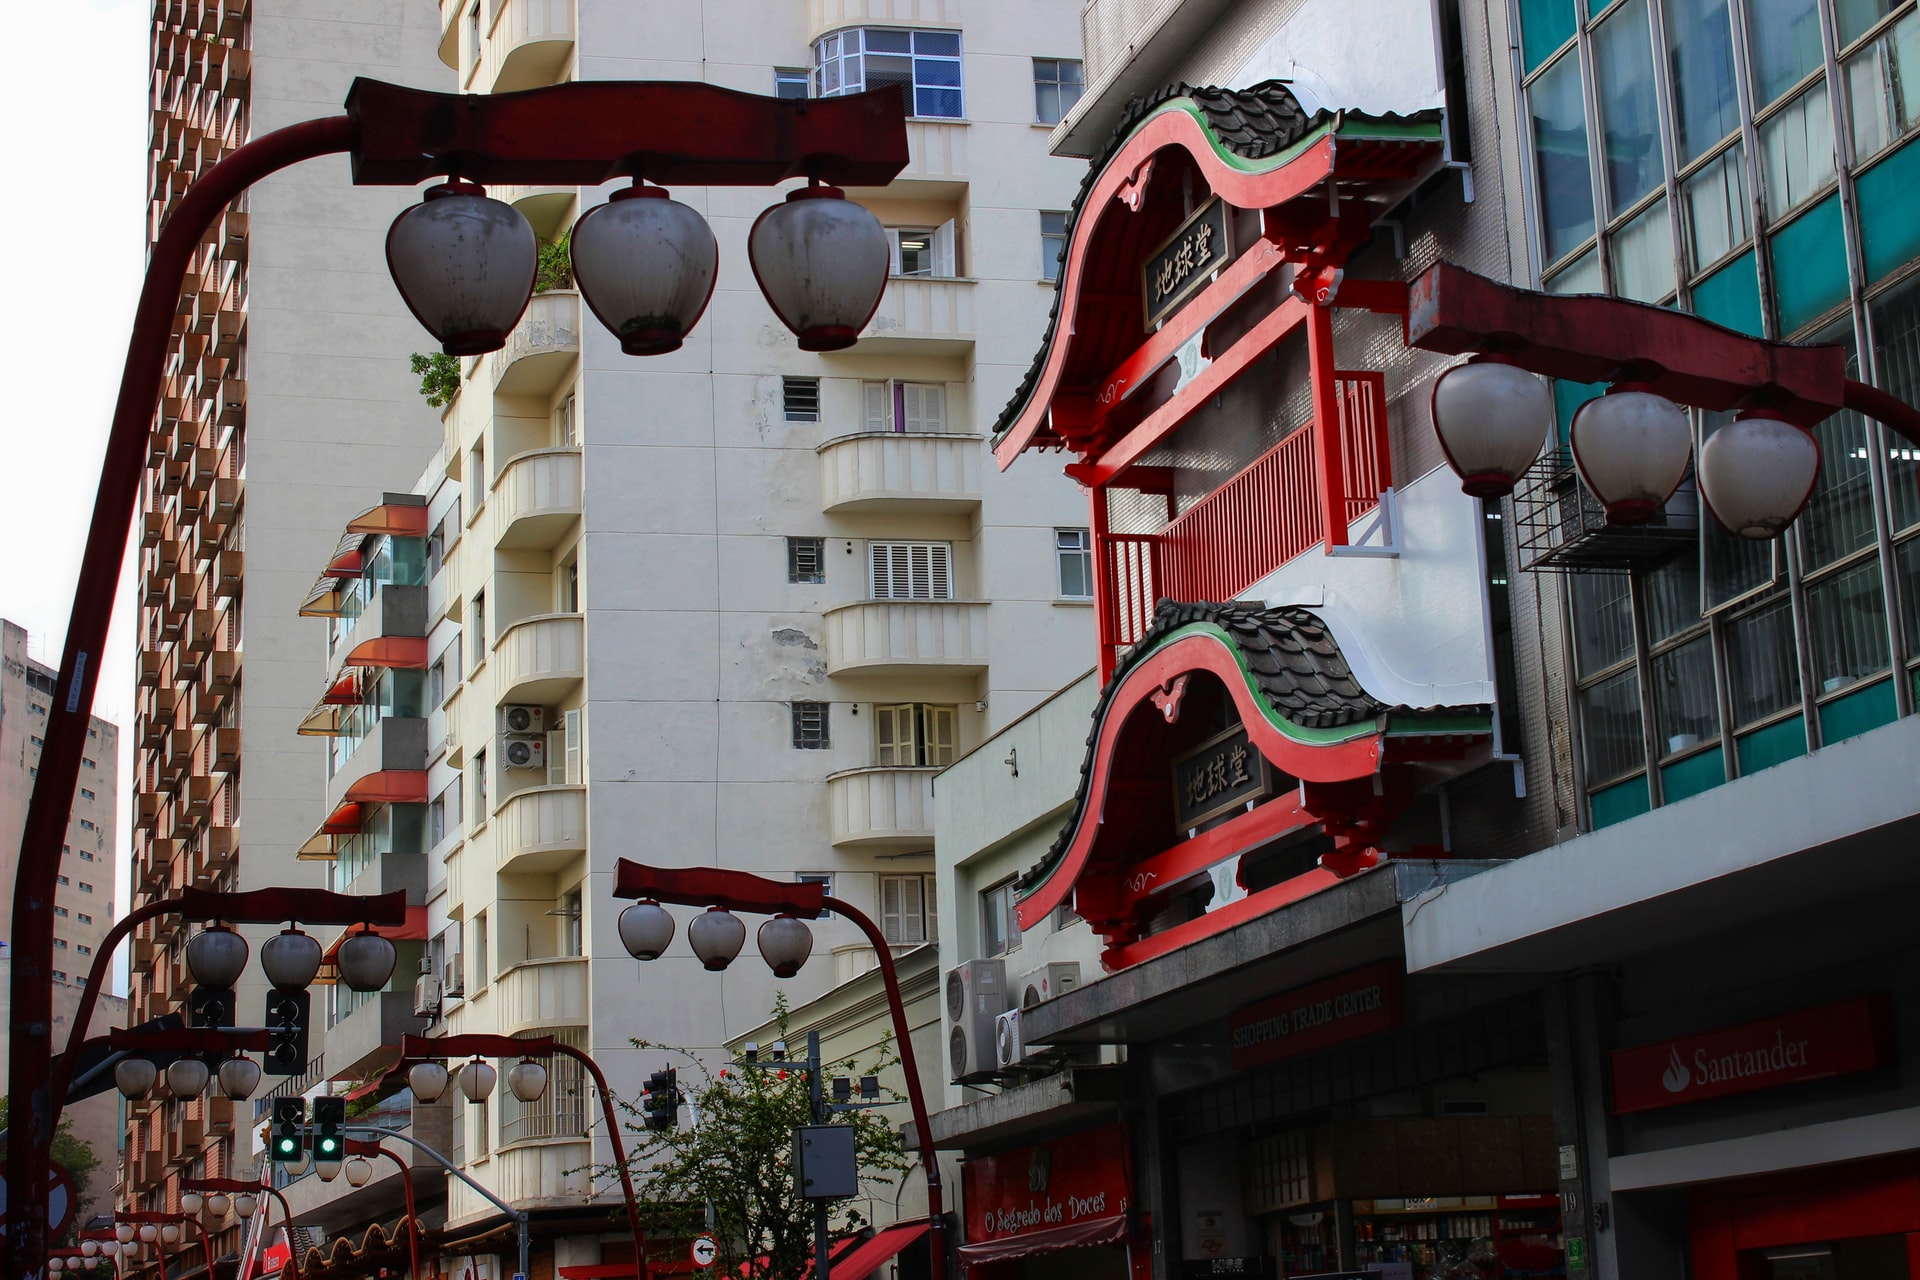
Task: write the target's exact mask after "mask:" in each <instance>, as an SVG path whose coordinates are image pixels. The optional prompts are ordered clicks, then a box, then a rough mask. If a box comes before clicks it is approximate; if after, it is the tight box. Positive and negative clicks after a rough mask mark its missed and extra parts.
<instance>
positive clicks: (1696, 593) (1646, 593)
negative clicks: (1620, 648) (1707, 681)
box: [1640, 556, 1712, 671]
mask: <svg viewBox="0 0 1920 1280" xmlns="http://www.w3.org/2000/svg"><path fill="white" fill-rule="evenodd" d="M1640 599H1641V601H1642V603H1643V604H1644V605H1645V606H1646V613H1647V643H1648V644H1649V645H1661V644H1665V643H1666V642H1667V641H1668V640H1671V639H1673V637H1675V636H1677V635H1679V634H1680V633H1681V632H1683V631H1686V630H1689V629H1690V628H1692V627H1695V626H1698V625H1699V623H1700V562H1699V561H1698V560H1697V559H1695V558H1694V557H1693V556H1681V557H1679V558H1678V559H1674V560H1669V561H1667V562H1666V563H1665V564H1663V565H1661V566H1660V567H1659V568H1657V569H1649V570H1648V571H1647V572H1646V575H1645V576H1644V577H1643V578H1642V579H1641V582H1640ZM1708 670H1709V671H1711V670H1712V668H1711V667H1709V668H1708Z"/></svg>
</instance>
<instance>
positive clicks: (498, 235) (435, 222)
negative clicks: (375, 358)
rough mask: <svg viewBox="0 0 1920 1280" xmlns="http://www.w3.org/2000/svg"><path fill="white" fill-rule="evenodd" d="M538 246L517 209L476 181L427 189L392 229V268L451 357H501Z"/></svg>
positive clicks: (529, 286) (528, 289) (528, 294)
mask: <svg viewBox="0 0 1920 1280" xmlns="http://www.w3.org/2000/svg"><path fill="white" fill-rule="evenodd" d="M539 261H540V246H539V243H538V242H537V241H536V240H535V239H534V235H533V228H532V227H531V226H529V225H528V224H527V219H526V216H525V215H524V214H522V213H521V212H520V211H519V210H518V209H516V208H514V207H513V206H512V205H510V204H507V203H505V202H503V201H500V200H495V199H493V198H492V197H490V196H489V195H487V191H486V188H485V187H482V186H481V185H480V184H478V183H475V182H461V181H458V180H456V181H452V182H443V183H440V184H439V185H437V186H432V187H428V188H427V191H426V194H425V195H424V196H423V197H422V199H421V201H420V203H419V204H417V205H414V206H413V207H412V208H410V209H407V210H405V211H404V212H402V213H401V214H400V216H399V217H397V218H395V219H394V220H393V225H392V226H391V227H389V228H387V270H388V271H389V272H391V273H392V275H393V283H394V284H395V285H396V286H397V287H398V288H399V290H400V297H401V299H402V300H403V301H405V302H406V304H407V309H408V310H410V311H412V312H413V315H414V318H415V319H416V320H418V321H419V322H420V323H421V324H422V325H424V326H426V330H427V332H428V333H431V334H432V335H433V336H434V337H435V338H438V339H439V340H440V349H441V350H442V351H444V352H446V353H447V354H448V355H450V356H477V355H482V354H484V353H486V352H488V351H498V350H499V349H500V348H501V347H502V346H504V345H506V341H507V334H508V333H510V332H511V331H512V330H513V326H515V325H516V324H519V323H520V316H521V313H523V312H524V311H526V309H527V301H528V300H529V299H530V298H532V296H533V279H534V273H535V271H536V270H537V269H538V267H539Z"/></svg>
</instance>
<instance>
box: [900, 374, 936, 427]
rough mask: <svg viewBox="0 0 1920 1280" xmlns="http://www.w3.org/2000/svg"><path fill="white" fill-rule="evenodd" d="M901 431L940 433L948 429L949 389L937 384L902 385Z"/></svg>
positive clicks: (915, 383) (912, 383)
mask: <svg viewBox="0 0 1920 1280" xmlns="http://www.w3.org/2000/svg"><path fill="white" fill-rule="evenodd" d="M900 390H901V401H902V406H903V410H904V412H903V413H902V414H901V418H902V421H901V429H902V430H905V431H932V432H939V431H945V430H946V429H947V389H946V387H944V386H942V385H941V384H939V383H937V382H908V383H903V384H901V388H900Z"/></svg>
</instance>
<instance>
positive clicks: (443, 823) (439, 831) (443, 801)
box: [427, 791, 447, 848]
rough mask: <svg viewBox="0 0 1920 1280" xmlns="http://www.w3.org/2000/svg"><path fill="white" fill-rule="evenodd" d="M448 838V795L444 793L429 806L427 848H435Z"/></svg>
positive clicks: (436, 797)
mask: <svg viewBox="0 0 1920 1280" xmlns="http://www.w3.org/2000/svg"><path fill="white" fill-rule="evenodd" d="M446 838H447V793H446V792H445V791H442V792H441V793H440V794H439V795H437V796H435V797H434V798H433V802H432V803H431V804H429V805H428V806H427V846H428V847H429V848H433V847H436V846H438V845H439V843H440V842H441V841H442V840H445V839H446Z"/></svg>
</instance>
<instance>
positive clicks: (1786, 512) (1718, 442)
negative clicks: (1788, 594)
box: [1698, 413, 1820, 540]
mask: <svg viewBox="0 0 1920 1280" xmlns="http://www.w3.org/2000/svg"><path fill="white" fill-rule="evenodd" d="M1698 472H1699V478H1700V496H1701V497H1702V498H1704V499H1706V503H1707V510H1709V511H1711V512H1713V518H1714V519H1716V520H1718V521H1719V522H1720V523H1721V525H1722V526H1723V527H1724V528H1725V529H1726V530H1727V532H1729V533H1735V534H1738V535H1740V536H1741V537H1743V538H1753V539H1756V540H1758V539H1763V538H1777V537H1779V536H1780V535H1781V534H1782V533H1785V532H1786V530H1787V526H1788V525H1790V524H1792V523H1793V521H1794V517H1796V516H1798V515H1799V514H1800V513H1801V511H1803V510H1805V509H1806V505H1807V501H1808V499H1810V498H1812V497H1813V486H1814V484H1815V483H1816V482H1817V481H1818V480H1819V478H1820V441H1819V440H1818V439H1816V438H1815V437H1814V434H1813V432H1811V431H1803V430H1801V429H1800V428H1799V427H1796V426H1794V425H1793V424H1792V423H1790V422H1782V421H1780V420H1779V419H1778V418H1770V417H1768V416H1766V415H1765V414H1760V413H1743V414H1741V415H1740V416H1739V417H1737V418H1735V419H1734V420H1733V421H1732V422H1729V423H1728V424H1727V425H1726V426H1724V427H1721V428H1720V429H1719V430H1718V431H1715V432H1714V433H1713V434H1712V435H1710V436H1708V437H1707V442H1706V443H1705V444H1704V445H1702V446H1700V465H1699V468H1698Z"/></svg>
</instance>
